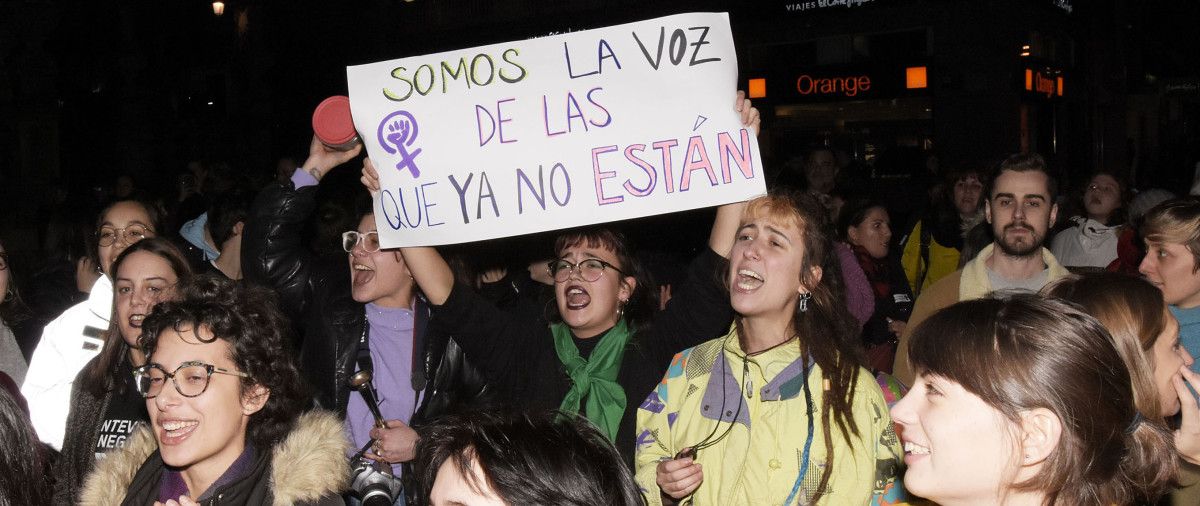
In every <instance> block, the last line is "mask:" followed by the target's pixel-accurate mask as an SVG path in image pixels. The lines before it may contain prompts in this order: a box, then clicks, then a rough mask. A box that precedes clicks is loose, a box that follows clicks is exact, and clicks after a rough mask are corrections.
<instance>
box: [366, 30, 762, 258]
mask: <svg viewBox="0 0 1200 506" xmlns="http://www.w3.org/2000/svg"><path fill="white" fill-rule="evenodd" d="M346 73H347V78H348V80H349V88H350V104H351V111H352V114H353V115H354V123H355V127H356V128H357V129H358V132H359V134H360V138H361V139H362V140H363V142H364V143H365V144H366V147H367V152H368V154H369V155H370V157H371V159H372V160H373V161H374V162H375V167H376V169H377V170H378V171H379V173H380V183H381V187H382V191H381V192H380V194H379V195H378V196H377V197H376V199H375V203H374V205H375V221H376V225H377V228H378V230H379V239H380V242H381V243H382V244H383V246H384V247H399V246H429V245H439V244H452V243H459V242H467V241H477V240H483V239H490V238H496V237H508V236H514V235H520V234H527V233H533V232H541V231H546V230H555V229H561V228H568V227H575V226H581V225H588V224H594V223H603V222H609V221H616V220H622V219H627V218H636V217H642V216H650V215H655V214H661V213H669V212H674V211H681V210H686V209H694V208H699V207H708V206H714V205H718V204H725V203H729V202H736V201H741V200H746V199H748V198H750V197H753V196H756V195H760V194H762V193H764V192H765V183H764V177H763V170H762V165H761V159H760V157H759V150H758V141H757V139H755V137H754V133H753V132H752V131H750V130H749V129H748V128H745V127H743V126H742V125H741V122H740V120H739V116H738V114H737V112H736V111H735V110H734V95H735V91H736V90H735V87H736V81H737V57H736V53H735V52H734V46H733V35H732V32H731V30H730V28H729V17H728V15H727V14H724V13H693V14H680V15H674V16H668V17H664V18H658V19H652V20H648V21H641V22H637V23H630V24H625V25H618V26H611V27H607V28H600V29H595V30H587V31H582V32H574V33H568V34H563V35H555V36H549V37H543V38H537V39H531V40H520V41H514V42H510V43H505V44H494V45H489V46H481V47H476V48H470V49H463V50H459V51H449V52H444V53H438V54H431V55H425V56H416V57H411V58H402V59H398V60H391V61H385V62H378V63H372V64H367V65H359V66H354V67H349V68H347V71H346Z"/></svg>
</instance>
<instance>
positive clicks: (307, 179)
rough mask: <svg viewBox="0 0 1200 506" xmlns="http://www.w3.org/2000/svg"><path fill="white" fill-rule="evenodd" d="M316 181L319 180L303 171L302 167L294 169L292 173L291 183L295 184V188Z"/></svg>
mask: <svg viewBox="0 0 1200 506" xmlns="http://www.w3.org/2000/svg"><path fill="white" fill-rule="evenodd" d="M317 183H320V181H317V178H315V177H312V174H309V173H307V172H305V171H304V169H303V168H300V169H296V171H295V172H293V173H292V184H294V185H296V189H297V190H299V189H301V188H304V187H305V186H313V185H316V184H317Z"/></svg>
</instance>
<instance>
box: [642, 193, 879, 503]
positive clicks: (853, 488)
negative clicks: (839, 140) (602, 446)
mask: <svg viewBox="0 0 1200 506" xmlns="http://www.w3.org/2000/svg"><path fill="white" fill-rule="evenodd" d="M823 212H824V211H823V210H822V208H821V206H820V204H819V203H817V202H816V201H815V200H813V199H812V198H810V197H807V196H803V195H772V196H768V197H761V198H758V199H755V200H753V201H751V202H750V203H749V205H748V207H747V209H746V211H745V212H744V214H743V216H742V219H741V223H740V227H739V230H738V233H737V239H736V242H735V245H734V248H733V252H732V254H731V255H730V270H729V275H728V282H729V286H730V300H731V303H732V305H733V308H734V309H735V310H736V311H737V313H738V315H739V316H738V318H737V320H736V322H735V323H734V325H733V328H732V329H731V330H730V332H729V334H728V335H726V336H725V337H722V338H718V339H715V340H713V341H709V342H706V343H704V344H701V345H699V346H696V347H694V348H691V349H688V350H685V351H683V352H681V353H680V354H678V355H677V356H676V357H675V358H674V359H673V361H672V363H671V365H670V368H669V370H668V371H667V374H666V376H665V377H664V378H663V381H662V383H661V384H660V385H659V386H658V388H657V389H656V390H655V391H653V392H652V393H651V394H650V396H649V397H648V398H647V399H646V401H645V402H644V403H642V405H641V407H640V408H639V409H638V417H637V418H638V430H637V434H638V435H637V442H636V458H635V460H636V467H637V469H636V474H637V480H638V484H639V486H640V487H642V489H643V490H644V491H645V492H646V495H647V498H648V499H649V502H650V504H675V503H679V502H684V503H689V502H690V503H692V504H697V505H700V504H722V505H724V504H831V505H832V504H838V505H841V504H894V503H896V502H899V501H900V500H902V496H903V493H902V490H901V489H900V482H899V480H898V479H897V477H898V475H899V474H900V466H901V455H902V453H901V449H900V446H899V441H898V440H897V438H896V433H895V431H894V429H893V426H892V420H891V418H890V416H889V415H888V407H887V404H886V402H885V401H884V398H883V394H882V393H881V391H880V389H879V387H878V385H877V384H876V382H875V380H874V378H873V377H872V376H871V375H870V374H869V373H868V372H867V371H866V370H865V369H863V368H862V367H860V366H859V364H860V359H861V351H860V350H859V349H858V348H857V346H856V340H857V327H856V325H855V323H854V321H853V319H852V317H850V316H849V314H848V313H847V311H846V308H845V304H844V303H842V301H841V298H840V297H841V295H840V289H838V288H836V287H834V286H832V284H833V283H837V282H838V279H839V277H838V274H837V270H836V269H837V267H836V263H837V260H836V257H835V256H834V255H833V254H832V248H831V242H830V240H829V237H828V236H827V235H826V233H825V231H824V230H823V227H822V225H821V224H822V223H824V221H823V215H822V213H823Z"/></svg>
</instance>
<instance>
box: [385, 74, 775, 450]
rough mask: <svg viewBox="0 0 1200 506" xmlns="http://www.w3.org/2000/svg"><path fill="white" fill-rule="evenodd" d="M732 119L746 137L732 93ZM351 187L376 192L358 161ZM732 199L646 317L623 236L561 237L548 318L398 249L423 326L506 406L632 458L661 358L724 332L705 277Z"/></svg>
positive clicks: (727, 238)
mask: <svg viewBox="0 0 1200 506" xmlns="http://www.w3.org/2000/svg"><path fill="white" fill-rule="evenodd" d="M735 107H736V109H737V111H739V112H740V113H741V119H742V123H743V124H744V125H747V126H748V127H750V128H752V129H753V131H754V132H755V133H757V131H758V123H759V116H758V110H757V109H754V108H752V107H751V106H750V102H749V100H745V99H744V98H742V96H741V95H740V94H739V97H738V100H737V102H736V104H735ZM363 184H365V185H366V186H367V188H369V189H370V190H371V191H373V192H376V191H378V190H379V181H378V175H377V173H376V172H375V169H374V167H373V165H371V163H370V161H369V160H368V163H367V166H366V167H364V168H363ZM740 210H741V204H734V205H726V206H722V207H721V208H719V209H718V211H717V217H716V220H715V222H714V224H713V230H712V234H711V236H710V239H709V249H710V250H709V251H705V252H703V253H701V255H700V256H699V257H698V258H697V259H696V260H695V261H693V263H692V265H691V267H690V270H689V276H688V279H687V280H686V281H685V282H684V283H683V285H681V286H679V287H676V288H675V289H674V290H673V293H672V295H673V298H672V299H671V301H670V303H669V304H668V305H667V307H666V309H665V310H664V311H661V312H655V311H654V308H653V307H652V305H651V304H650V303H649V302H650V300H651V299H650V293H649V289H650V286H649V285H648V283H647V282H646V279H645V275H644V273H643V271H642V269H641V267H640V266H639V265H638V263H637V262H636V261H635V260H634V258H633V254H632V252H631V251H630V248H629V245H628V244H627V242H626V240H625V237H624V235H623V234H621V233H620V232H617V231H615V230H612V229H610V228H603V227H593V228H585V229H579V230H574V231H569V232H567V233H564V234H562V235H559V236H558V238H557V240H556V241H555V247H554V254H555V257H556V259H555V260H554V261H552V262H551V263H550V265H549V267H548V268H549V270H550V274H551V275H552V276H553V278H554V280H555V286H554V294H555V302H556V305H557V308H558V311H557V314H556V315H554V318H553V319H554V320H555V321H553V322H546V321H544V320H541V319H537V320H530V319H522V318H517V317H515V316H514V315H512V314H509V313H506V312H504V311H501V310H499V309H497V308H496V307H495V306H494V305H493V304H492V303H490V302H488V301H486V300H484V299H483V298H482V297H480V296H479V295H477V294H476V293H475V292H474V291H473V290H471V289H470V288H468V287H467V286H466V283H469V282H470V280H457V281H458V283H456V280H455V279H454V274H453V273H452V271H451V269H450V266H449V265H448V264H447V263H446V261H445V260H444V259H443V258H442V256H441V255H440V254H439V253H438V251H437V250H436V249H433V248H427V247H426V248H403V249H402V252H403V255H404V260H405V262H406V263H407V264H408V266H409V271H410V272H412V275H413V277H414V279H416V281H417V284H418V285H419V286H420V288H421V291H422V292H424V293H425V296H426V297H428V299H429V301H430V302H431V303H432V304H433V305H434V316H435V318H434V322H435V323H436V324H437V325H438V326H439V328H441V329H443V330H445V331H446V332H447V333H449V334H450V335H453V336H454V339H455V340H456V341H457V342H458V343H459V345H460V346H462V348H463V350H464V351H465V352H466V354H467V356H468V358H469V359H471V360H473V361H474V362H475V363H476V365H477V366H479V367H480V368H481V369H482V372H483V374H484V375H485V377H487V379H488V383H489V384H490V385H493V386H495V387H496V388H497V389H498V390H499V391H500V392H502V393H503V394H505V395H508V396H509V398H508V399H507V400H508V405H510V406H514V407H518V408H524V409H561V410H563V411H565V412H569V413H580V414H582V415H584V416H585V417H586V418H587V419H588V420H590V421H591V422H592V423H593V424H595V425H596V426H597V428H599V429H600V432H601V433H603V434H604V435H605V436H606V437H608V438H609V439H610V440H612V441H613V442H614V443H615V444H616V446H617V449H618V450H620V451H621V453H622V455H623V456H624V457H625V458H626V460H627V461H632V457H633V442H634V435H633V427H634V413H635V411H636V407H637V403H638V402H640V401H641V399H644V398H645V397H646V394H648V393H649V392H650V390H651V389H652V388H654V385H655V384H656V383H658V380H659V378H661V377H662V373H663V371H664V369H665V368H666V366H667V364H668V362H669V361H670V358H671V355H673V354H674V353H675V352H677V351H679V350H681V349H683V348H686V347H688V346H690V345H693V344H696V343H698V342H701V341H702V340H705V339H709V338H712V337H714V336H717V335H720V333H721V332H724V331H725V330H727V329H728V328H729V322H730V321H731V317H732V315H731V312H730V310H729V304H728V303H727V302H726V298H725V290H724V287H723V286H722V284H721V283H720V281H719V280H718V279H717V276H716V275H715V274H716V273H717V272H720V270H721V269H722V268H723V265H724V262H725V260H724V258H723V257H724V256H726V255H728V253H729V248H730V247H731V246H732V243H733V240H732V239H733V228H734V227H735V225H736V220H737V216H738V214H740Z"/></svg>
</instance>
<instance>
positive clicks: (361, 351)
mask: <svg viewBox="0 0 1200 506" xmlns="http://www.w3.org/2000/svg"><path fill="white" fill-rule="evenodd" d="M370 331H371V322H370V321H368V320H367V313H366V311H365V310H364V311H363V329H362V337H359V338H358V356H357V361H358V370H360V371H367V372H369V373H371V374H372V375H374V374H375V363H374V362H373V361H372V360H371V344H370V333H371V332H370ZM371 393H372V394H375V398H376V399H378V398H379V392H378V391H376V390H375V382H374V381H372V382H371Z"/></svg>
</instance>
